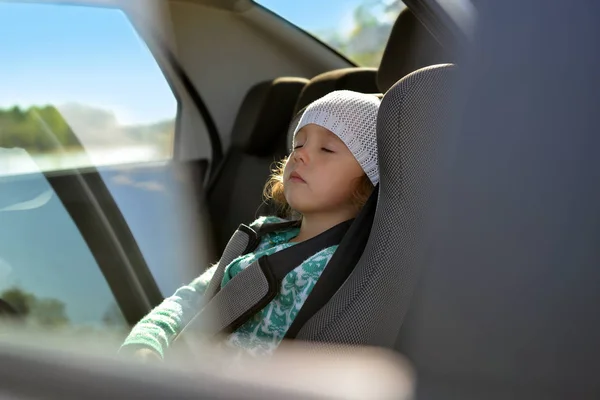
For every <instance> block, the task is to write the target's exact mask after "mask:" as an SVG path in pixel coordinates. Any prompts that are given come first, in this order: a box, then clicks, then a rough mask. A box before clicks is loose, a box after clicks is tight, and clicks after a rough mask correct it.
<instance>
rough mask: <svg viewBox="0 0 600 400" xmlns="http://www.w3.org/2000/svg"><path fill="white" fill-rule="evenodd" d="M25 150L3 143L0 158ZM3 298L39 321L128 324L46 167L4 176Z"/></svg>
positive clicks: (48, 324)
mask: <svg viewBox="0 0 600 400" xmlns="http://www.w3.org/2000/svg"><path fill="white" fill-rule="evenodd" d="M22 152H23V151H22V150H18V149H17V150H13V149H11V150H7V149H0V160H2V159H5V157H7V156H8V154H9V153H13V154H14V153H22ZM21 156H22V157H23V154H21ZM0 300H2V303H3V305H5V307H7V308H9V309H10V310H12V311H13V312H14V313H15V314H16V315H17V316H19V317H20V318H21V320H24V321H26V322H27V324H29V325H33V326H40V327H44V328H76V329H78V330H87V331H88V332H94V331H96V332H97V331H101V330H106V329H109V330H112V331H116V330H120V331H123V330H124V329H126V327H127V324H126V321H125V319H124V317H123V314H122V313H121V311H120V309H119V307H118V305H117V303H116V301H115V299H114V297H113V295H112V293H111V291H110V289H109V287H108V284H107V283H106V281H105V279H104V277H103V275H102V273H101V271H100V269H99V268H98V265H97V263H96V261H95V259H94V257H93V255H92V253H91V252H90V250H89V248H88V246H87V245H86V243H85V242H84V240H83V238H82V237H81V234H80V233H79V231H78V229H77V227H76V226H75V224H74V222H73V219H72V218H71V216H70V215H69V213H68V212H67V211H66V210H65V207H64V206H63V204H62V203H61V201H60V199H59V198H58V197H57V196H56V193H55V192H54V190H53V188H52V187H51V186H50V185H49V183H48V181H47V179H46V178H45V177H44V175H43V174H42V173H41V172H38V173H30V174H27V175H26V176H24V175H21V176H0Z"/></svg>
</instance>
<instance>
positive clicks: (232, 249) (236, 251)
mask: <svg viewBox="0 0 600 400" xmlns="http://www.w3.org/2000/svg"><path fill="white" fill-rule="evenodd" d="M248 243H250V237H249V236H248V234H247V233H246V232H243V231H240V230H237V231H235V233H234V234H233V236H232V237H231V239H230V240H229V242H228V243H227V246H226V247H225V250H224V251H223V255H222V256H221V259H220V260H219V264H218V266H217V270H216V271H215V274H214V275H213V279H212V280H211V281H210V283H209V285H208V287H207V288H206V292H204V298H206V299H210V298H211V297H213V296H214V295H215V293H217V291H218V290H219V288H220V287H221V282H222V281H223V276H224V275H225V267H226V266H227V265H229V263H230V262H232V261H233V260H234V259H235V258H236V257H238V256H239V255H240V254H242V253H243V251H244V250H245V249H246V247H247V246H248Z"/></svg>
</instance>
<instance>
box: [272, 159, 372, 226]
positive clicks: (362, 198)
mask: <svg viewBox="0 0 600 400" xmlns="http://www.w3.org/2000/svg"><path fill="white" fill-rule="evenodd" d="M287 160H288V158H287V157H286V158H284V159H283V160H281V161H279V162H278V163H276V164H275V166H274V168H273V170H272V173H271V176H270V177H269V180H268V181H267V184H266V185H265V189H264V191H263V196H264V198H265V201H269V200H271V201H272V202H273V203H274V205H275V206H276V207H277V215H278V216H280V217H283V218H292V219H298V218H300V217H301V214H299V213H298V212H296V211H295V210H292V208H291V207H290V205H289V204H288V202H287V200H286V198H285V193H284V190H283V170H284V168H285V164H286V162H287ZM355 182H356V186H355V188H354V192H353V193H352V203H353V205H354V206H355V207H356V209H357V210H360V209H361V208H362V207H363V206H364V205H365V203H366V202H367V200H368V199H369V196H370V195H371V193H372V192H373V189H374V186H373V184H372V183H371V181H370V180H369V177H368V176H367V174H363V175H362V176H361V177H360V178H358V179H356V180H355Z"/></svg>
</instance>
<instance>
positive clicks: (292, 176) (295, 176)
mask: <svg viewBox="0 0 600 400" xmlns="http://www.w3.org/2000/svg"><path fill="white" fill-rule="evenodd" d="M290 180H291V181H296V182H302V183H306V181H305V180H304V178H302V176H300V174H299V173H297V172H292V173H291V174H290Z"/></svg>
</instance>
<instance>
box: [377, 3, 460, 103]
mask: <svg viewBox="0 0 600 400" xmlns="http://www.w3.org/2000/svg"><path fill="white" fill-rule="evenodd" d="M452 61H453V60H452V59H451V57H450V56H449V55H448V54H447V53H446V52H445V51H444V48H443V47H442V46H441V45H440V44H439V43H438V42H437V40H436V39H435V38H434V37H433V36H432V35H431V33H429V31H428V30H427V29H426V28H425V27H424V26H423V24H422V23H421V22H420V21H419V20H418V19H417V18H416V17H415V16H414V14H413V13H412V11H410V9H408V8H405V9H404V10H402V11H401V12H400V15H399V16H398V19H397V20H396V22H395V23H394V26H393V28H392V32H391V33H390V37H389V39H388V42H387V44H386V46H385V51H384V53H383V57H382V59H381V64H380V65H379V71H378V73H377V85H378V87H379V90H380V91H381V92H383V93H385V92H386V91H387V90H388V89H389V88H390V87H391V86H392V85H393V84H395V83H396V82H397V81H398V80H399V79H401V78H402V77H404V76H405V75H407V74H409V73H411V72H413V71H415V70H417V69H419V68H422V67H426V66H428V65H434V64H440V63H448V62H452Z"/></svg>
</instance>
